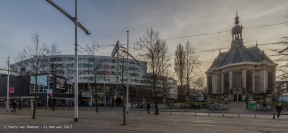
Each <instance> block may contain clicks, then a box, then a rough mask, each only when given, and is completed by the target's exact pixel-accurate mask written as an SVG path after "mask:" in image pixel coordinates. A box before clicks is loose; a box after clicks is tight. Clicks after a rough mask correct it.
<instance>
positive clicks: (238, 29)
mask: <svg viewBox="0 0 288 133" xmlns="http://www.w3.org/2000/svg"><path fill="white" fill-rule="evenodd" d="M239 22H240V21H239V17H238V13H237V11H236V17H235V22H234V23H235V26H234V27H233V28H232V30H231V31H232V32H231V34H232V44H231V45H232V46H233V45H235V44H238V45H239V44H242V45H243V38H242V31H243V27H242V25H239Z"/></svg>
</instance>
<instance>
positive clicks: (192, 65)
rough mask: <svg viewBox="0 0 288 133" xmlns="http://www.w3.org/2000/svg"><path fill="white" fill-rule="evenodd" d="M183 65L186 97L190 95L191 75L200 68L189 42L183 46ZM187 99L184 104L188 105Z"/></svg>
mask: <svg viewBox="0 0 288 133" xmlns="http://www.w3.org/2000/svg"><path fill="white" fill-rule="evenodd" d="M184 50H185V52H184V53H185V65H184V68H186V69H185V71H186V75H185V77H186V84H187V95H188V96H189V95H190V91H189V90H190V81H191V78H192V74H193V73H195V70H196V69H197V68H198V67H199V66H200V61H199V60H198V58H199V56H198V55H197V54H196V53H195V48H193V47H192V46H191V43H189V41H188V42H187V43H186V44H185V48H184ZM188 100H189V99H186V103H188V102H189V101H188Z"/></svg>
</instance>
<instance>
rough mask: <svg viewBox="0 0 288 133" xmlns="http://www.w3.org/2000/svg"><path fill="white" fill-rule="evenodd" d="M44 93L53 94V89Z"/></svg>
mask: <svg viewBox="0 0 288 133" xmlns="http://www.w3.org/2000/svg"><path fill="white" fill-rule="evenodd" d="M44 92H45V93H46V94H52V93H53V90H52V89H45V90H44Z"/></svg>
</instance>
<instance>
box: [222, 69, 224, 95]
mask: <svg viewBox="0 0 288 133" xmlns="http://www.w3.org/2000/svg"><path fill="white" fill-rule="evenodd" d="M221 93H224V74H223V72H221Z"/></svg>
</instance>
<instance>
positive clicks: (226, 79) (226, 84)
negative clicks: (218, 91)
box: [224, 73, 229, 92]
mask: <svg viewBox="0 0 288 133" xmlns="http://www.w3.org/2000/svg"><path fill="white" fill-rule="evenodd" d="M224 88H225V92H229V73H226V74H225V75H224Z"/></svg>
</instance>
